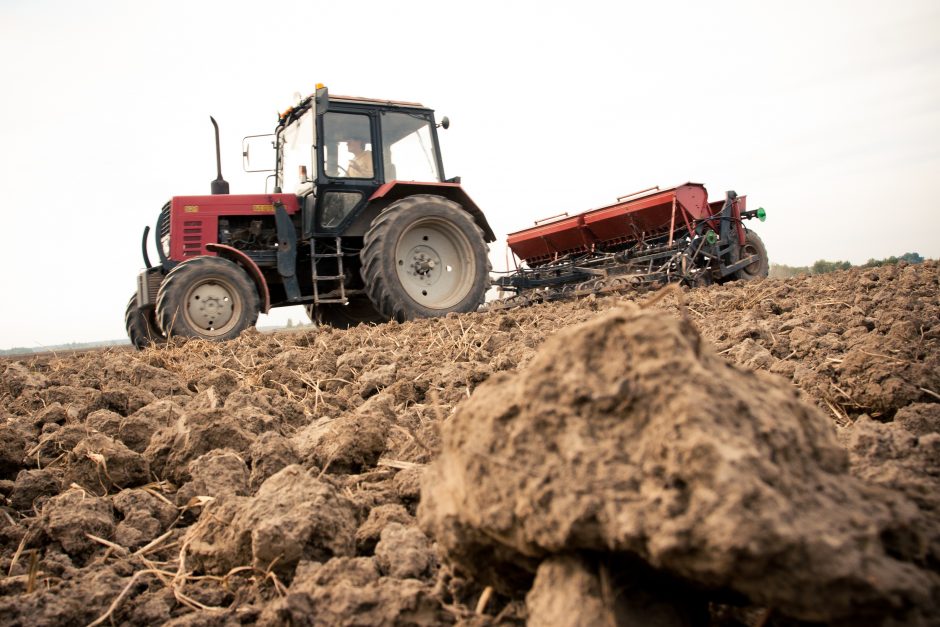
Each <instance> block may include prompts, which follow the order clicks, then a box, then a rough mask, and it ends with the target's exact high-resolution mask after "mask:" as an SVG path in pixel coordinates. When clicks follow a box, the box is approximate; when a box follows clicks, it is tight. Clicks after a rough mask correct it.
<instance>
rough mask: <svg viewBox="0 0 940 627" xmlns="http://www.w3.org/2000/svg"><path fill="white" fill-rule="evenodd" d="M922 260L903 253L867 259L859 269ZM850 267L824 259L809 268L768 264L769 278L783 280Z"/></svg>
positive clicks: (920, 257)
mask: <svg viewBox="0 0 940 627" xmlns="http://www.w3.org/2000/svg"><path fill="white" fill-rule="evenodd" d="M923 260H924V258H923V257H922V256H921V255H920V254H918V253H904V254H903V255H901V256H900V257H895V256H894V255H892V256H890V257H886V258H885V259H869V260H868V261H866V262H865V263H863V264H862V265H861V266H860V267H862V268H877V267H879V266H888V265H894V264H896V263H898V262H899V261H906V262H908V263H920V262H922V261H923ZM852 267H854V266H853V265H852V264H851V263H849V262H848V261H828V260H826V259H819V260H818V261H816V263H814V264H813V265H811V266H787V265H784V264H780V263H772V264H770V276H771V277H773V278H775V279H785V278H787V277H791V276H797V275H800V274H826V273H828V272H835V271H836V270H848V269H849V268H852Z"/></svg>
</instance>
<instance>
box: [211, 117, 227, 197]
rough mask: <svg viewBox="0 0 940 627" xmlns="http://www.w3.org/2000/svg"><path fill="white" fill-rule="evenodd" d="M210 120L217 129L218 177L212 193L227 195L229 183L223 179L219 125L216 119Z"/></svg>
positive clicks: (216, 154)
mask: <svg viewBox="0 0 940 627" xmlns="http://www.w3.org/2000/svg"><path fill="white" fill-rule="evenodd" d="M209 119H210V120H212V126H214V127H215V164H216V170H217V172H218V174H219V175H218V177H217V178H216V179H215V180H214V181H212V193H213V194H227V193H228V181H226V180H225V179H223V178H222V154H221V152H220V150H219V125H218V123H217V122H216V121H215V118H214V117H212V116H211V115H210V116H209Z"/></svg>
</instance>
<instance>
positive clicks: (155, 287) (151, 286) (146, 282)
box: [137, 266, 163, 307]
mask: <svg viewBox="0 0 940 627" xmlns="http://www.w3.org/2000/svg"><path fill="white" fill-rule="evenodd" d="M161 283H163V272H162V271H161V268H160V267H159V266H156V267H153V268H150V269H149V270H144V271H143V272H141V273H140V274H138V275H137V306H138V307H147V306H151V305H153V304H155V303H156V302H157V292H158V291H159V290H160V284H161Z"/></svg>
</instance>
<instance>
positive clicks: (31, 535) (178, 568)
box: [0, 262, 940, 626]
mask: <svg viewBox="0 0 940 627" xmlns="http://www.w3.org/2000/svg"><path fill="white" fill-rule="evenodd" d="M938 280H940V269H938V264H937V263H936V262H926V263H924V264H920V265H903V264H902V265H899V266H889V267H883V268H877V269H864V270H863V269H853V270H849V271H843V272H837V273H833V274H830V275H823V276H819V277H802V278H794V279H788V280H785V281H780V280H767V279H765V280H759V281H754V282H751V283H746V284H744V283H732V284H727V285H724V286H710V287H706V288H699V289H696V290H692V291H683V290H678V289H669V290H665V291H663V292H658V293H647V294H638V295H633V296H632V297H605V298H597V299H587V300H582V301H578V302H573V303H555V304H547V305H538V306H534V307H531V308H528V309H522V310H512V311H500V312H491V313H477V314H469V315H461V316H449V317H447V318H443V319H437V320H422V321H416V322H411V323H406V324H401V325H399V324H394V323H390V324H386V325H380V326H373V327H367V326H360V327H358V328H355V329H351V330H348V331H336V330H332V329H311V330H308V331H304V332H293V333H285V334H272V335H262V334H258V333H254V332H252V333H248V334H246V335H244V336H243V337H241V338H240V339H238V340H236V341H233V342H229V343H223V344H210V343H203V342H198V341H193V342H189V343H180V344H174V345H171V346H168V347H163V348H158V349H152V350H147V351H144V352H141V353H133V352H128V351H122V350H117V351H102V352H91V353H82V354H77V355H67V356H62V357H60V358H55V357H52V358H48V357H43V358H42V359H33V360H19V361H17V360H6V361H4V362H3V363H2V364H0V418H2V422H0V496H2V499H3V507H2V509H3V511H2V513H0V623H2V624H8V625H74V624H90V623H95V624H103V623H112V624H159V623H166V624H171V625H232V624H254V623H260V624H295V625H305V624H310V625H352V624H359V625H364V624H368V625H436V624H454V623H457V624H464V625H491V624H493V625H495V624H525V623H526V622H527V621H528V622H530V623H531V624H533V625H549V624H584V625H587V624H598V623H599V622H602V623H606V624H611V625H613V624H648V625H716V626H717V625H722V626H732V625H734V626H739V625H751V626H756V625H764V626H766V625H777V626H790V625H800V624H820V623H823V624H844V625H849V624H870V625H916V624H925V625H927V624H938V623H940V619H938V616H940V609H938V608H940V286H938Z"/></svg>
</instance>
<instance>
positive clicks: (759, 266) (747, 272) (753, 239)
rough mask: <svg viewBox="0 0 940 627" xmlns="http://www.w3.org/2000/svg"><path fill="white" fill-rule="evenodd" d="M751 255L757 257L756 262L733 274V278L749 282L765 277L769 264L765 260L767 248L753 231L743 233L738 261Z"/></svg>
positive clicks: (768, 270)
mask: <svg viewBox="0 0 940 627" xmlns="http://www.w3.org/2000/svg"><path fill="white" fill-rule="evenodd" d="M751 255H757V256H758V259H757V261H755V262H754V263H752V264H750V265H747V266H744V267H743V268H741V269H740V270H738V271H737V272H735V273H734V278H736V279H741V280H744V281H750V280H751V279H759V278H763V277H766V276H767V274H768V273H769V272H770V262H769V261H768V259H767V248H766V247H765V246H764V242H763V241H761V238H760V237H758V235H757V233H755V232H754V231H745V232H744V244H743V245H742V246H741V248H740V249H739V251H738V259H745V258H747V257H750V256H751Z"/></svg>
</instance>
